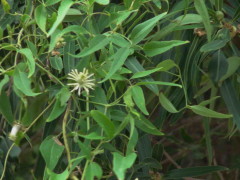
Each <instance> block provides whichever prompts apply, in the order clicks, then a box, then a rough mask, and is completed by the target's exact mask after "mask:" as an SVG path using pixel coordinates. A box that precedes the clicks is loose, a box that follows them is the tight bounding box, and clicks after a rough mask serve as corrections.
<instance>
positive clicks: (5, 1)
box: [1, 0, 11, 13]
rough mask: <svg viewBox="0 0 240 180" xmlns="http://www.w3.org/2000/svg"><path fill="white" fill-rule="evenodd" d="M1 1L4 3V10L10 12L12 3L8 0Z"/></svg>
mask: <svg viewBox="0 0 240 180" xmlns="http://www.w3.org/2000/svg"><path fill="white" fill-rule="evenodd" d="M1 3H2V5H3V6H2V7H3V10H4V12H5V13H9V11H10V9H11V7H10V5H9V4H8V2H7V0H1Z"/></svg>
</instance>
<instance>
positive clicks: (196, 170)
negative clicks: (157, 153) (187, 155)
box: [165, 166, 228, 179]
mask: <svg viewBox="0 0 240 180" xmlns="http://www.w3.org/2000/svg"><path fill="white" fill-rule="evenodd" d="M224 170H228V169H227V168H226V167H223V166H199V167H191V168H183V169H174V170H171V171H169V172H168V173H167V174H166V176H165V178H166V179H181V178H184V177H196V176H201V175H205V174H210V173H213V172H216V171H224Z"/></svg>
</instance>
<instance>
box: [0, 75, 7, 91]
mask: <svg viewBox="0 0 240 180" xmlns="http://www.w3.org/2000/svg"><path fill="white" fill-rule="evenodd" d="M8 81H9V77H8V75H6V74H5V75H4V78H3V79H2V80H1V81H0V95H1V92H2V89H3V86H4V85H6V84H7V83H8Z"/></svg>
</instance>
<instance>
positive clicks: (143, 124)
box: [135, 115, 164, 136]
mask: <svg viewBox="0 0 240 180" xmlns="http://www.w3.org/2000/svg"><path fill="white" fill-rule="evenodd" d="M135 124H136V126H137V127H138V128H139V129H141V130H142V131H144V132H146V133H148V134H153V135H156V136H162V135H164V134H163V133H162V132H161V131H160V130H158V129H157V128H156V127H155V126H154V125H153V124H152V123H151V122H150V121H149V120H148V119H146V118H145V117H144V116H141V115H140V120H139V119H135Z"/></svg>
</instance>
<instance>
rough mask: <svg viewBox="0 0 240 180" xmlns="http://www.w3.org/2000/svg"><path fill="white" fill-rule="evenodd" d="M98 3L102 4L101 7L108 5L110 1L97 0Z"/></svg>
mask: <svg viewBox="0 0 240 180" xmlns="http://www.w3.org/2000/svg"><path fill="white" fill-rule="evenodd" d="M95 2H96V3H98V4H101V5H108V4H109V2H110V1H109V0H95Z"/></svg>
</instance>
